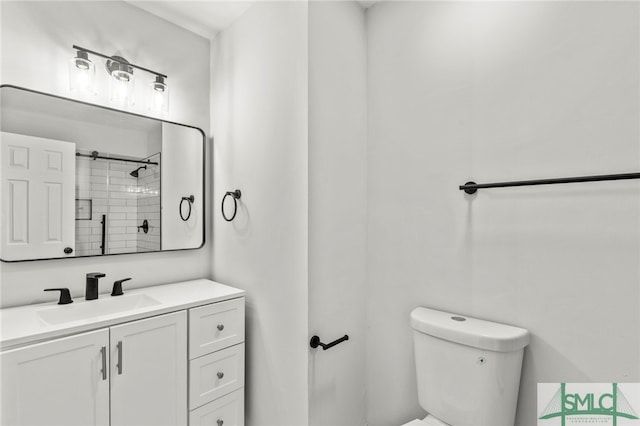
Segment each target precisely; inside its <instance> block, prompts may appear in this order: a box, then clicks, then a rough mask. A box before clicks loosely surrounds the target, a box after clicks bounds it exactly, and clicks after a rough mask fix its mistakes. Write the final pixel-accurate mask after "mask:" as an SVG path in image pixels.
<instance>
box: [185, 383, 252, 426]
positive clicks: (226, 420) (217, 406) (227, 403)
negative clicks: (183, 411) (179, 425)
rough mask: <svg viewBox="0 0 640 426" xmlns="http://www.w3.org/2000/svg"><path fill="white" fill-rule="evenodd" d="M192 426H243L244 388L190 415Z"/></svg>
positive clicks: (197, 409)
mask: <svg viewBox="0 0 640 426" xmlns="http://www.w3.org/2000/svg"><path fill="white" fill-rule="evenodd" d="M189 425H190V426H243V425H244V388H240V389H238V390H236V391H233V392H231V393H230V394H228V395H225V396H223V397H221V398H218V399H216V400H215V401H212V402H210V403H208V404H206V405H203V406H202V407H200V408H196V409H195V410H193V411H191V412H190V413H189Z"/></svg>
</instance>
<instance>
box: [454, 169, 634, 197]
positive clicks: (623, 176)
mask: <svg viewBox="0 0 640 426" xmlns="http://www.w3.org/2000/svg"><path fill="white" fill-rule="evenodd" d="M628 179H640V173H619V174H611V175H595V176H578V177H566V178H555V179H537V180H520V181H513V182H495V183H475V182H473V181H469V182H467V183H465V184H464V185H460V186H459V187H458V189H459V190H461V191H464V192H466V193H467V194H475V193H476V192H477V191H478V189H485V188H505V187H511V186H533V185H554V184H558V183H579V182H600V181H608V180H628Z"/></svg>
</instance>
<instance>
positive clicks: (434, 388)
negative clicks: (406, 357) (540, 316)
mask: <svg viewBox="0 0 640 426" xmlns="http://www.w3.org/2000/svg"><path fill="white" fill-rule="evenodd" d="M411 326H412V327H413V341H414V350H415V360H416V374H417V382H418V399H419V401H420V405H421V406H422V408H424V409H425V410H426V411H427V412H428V413H429V414H431V415H433V416H435V417H437V418H439V419H440V420H442V421H444V422H446V423H448V424H450V425H454V426H463V425H470V426H471V425H472V426H507V425H508V426H513V423H514V421H515V415H516V406H517V402H518V388H519V386H520V372H521V369H522V354H523V352H524V348H525V346H527V345H528V344H529V332H528V331H527V330H525V329H523V328H518V327H512V326H509V325H504V324H499V323H495V322H490V321H484V320H480V319H476V318H471V317H467V316H463V315H457V314H452V313H449V312H442V311H437V310H434V309H428V308H416V309H414V310H413V311H412V312H411Z"/></svg>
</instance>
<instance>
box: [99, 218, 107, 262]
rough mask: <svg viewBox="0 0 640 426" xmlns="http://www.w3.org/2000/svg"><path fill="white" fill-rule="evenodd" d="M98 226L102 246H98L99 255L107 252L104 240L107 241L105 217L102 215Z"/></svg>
mask: <svg viewBox="0 0 640 426" xmlns="http://www.w3.org/2000/svg"><path fill="white" fill-rule="evenodd" d="M100 224H101V225H102V244H100V251H101V254H104V253H105V251H106V250H107V244H106V240H107V238H106V237H107V215H106V214H103V215H102V221H100Z"/></svg>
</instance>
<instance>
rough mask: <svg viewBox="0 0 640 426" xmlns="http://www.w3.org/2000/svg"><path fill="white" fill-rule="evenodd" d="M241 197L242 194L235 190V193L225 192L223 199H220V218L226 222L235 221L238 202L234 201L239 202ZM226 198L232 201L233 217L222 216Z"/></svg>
mask: <svg viewBox="0 0 640 426" xmlns="http://www.w3.org/2000/svg"><path fill="white" fill-rule="evenodd" d="M241 195H242V193H241V192H240V190H239V189H236V190H235V191H227V193H226V194H224V197H222V217H223V218H224V220H226V221H227V222H231V221H232V220H233V219H235V217H236V213H238V202H237V201H236V200H239V199H240V196H241ZM227 197H231V198H232V199H233V215H232V216H231V217H227V215H226V214H224V202H225V201H226V199H227Z"/></svg>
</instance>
